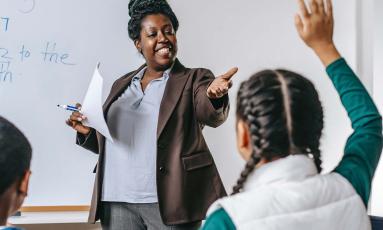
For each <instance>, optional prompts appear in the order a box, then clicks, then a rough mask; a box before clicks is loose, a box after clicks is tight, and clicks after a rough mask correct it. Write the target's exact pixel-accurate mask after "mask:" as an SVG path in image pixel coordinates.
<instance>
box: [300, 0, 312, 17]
mask: <svg viewBox="0 0 383 230" xmlns="http://www.w3.org/2000/svg"><path fill="white" fill-rule="evenodd" d="M297 1H298V6H299V13H300V14H301V16H302V17H303V18H307V17H309V16H310V14H309V11H308V9H307V7H306V4H305V1H304V0H297Z"/></svg>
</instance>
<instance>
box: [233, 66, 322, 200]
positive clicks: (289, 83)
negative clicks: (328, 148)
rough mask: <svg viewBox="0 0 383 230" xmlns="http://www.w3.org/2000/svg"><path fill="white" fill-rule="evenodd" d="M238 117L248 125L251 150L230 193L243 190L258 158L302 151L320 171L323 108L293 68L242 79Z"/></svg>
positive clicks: (238, 97) (314, 90) (259, 73)
mask: <svg viewBox="0 0 383 230" xmlns="http://www.w3.org/2000/svg"><path fill="white" fill-rule="evenodd" d="M237 118H238V119H240V120H242V121H244V122H246V123H247V124H248V126H249V128H250V134H251V144H252V147H253V152H252V155H251V158H250V160H249V161H248V162H247V163H246V166H245V169H244V170H243V171H242V173H241V176H240V178H239V179H238V181H237V184H236V185H235V186H234V188H233V194H235V193H238V192H240V191H241V190H242V188H243V185H244V183H245V182H246V179H247V177H248V175H249V174H250V173H251V172H252V171H253V170H254V168H255V165H257V163H258V162H259V161H260V159H261V158H265V159H266V160H272V159H273V158H281V157H286V156H288V155H293V154H294V155H295V154H304V155H308V156H310V157H312V158H313V161H314V163H315V166H316V168H317V170H318V172H320V171H321V163H322V161H321V156H320V149H319V145H320V137H321V135H322V129H323V109H322V104H321V102H320V100H319V95H318V93H317V91H316V89H315V87H314V85H313V84H312V83H311V81H309V80H308V79H307V78H305V77H303V76H301V75H299V74H297V73H294V72H292V71H288V70H283V69H278V70H264V71H261V72H258V73H256V74H254V75H253V76H251V77H250V78H249V79H248V80H247V81H245V82H243V83H242V84H241V86H240V88H239V91H238V95H237Z"/></svg>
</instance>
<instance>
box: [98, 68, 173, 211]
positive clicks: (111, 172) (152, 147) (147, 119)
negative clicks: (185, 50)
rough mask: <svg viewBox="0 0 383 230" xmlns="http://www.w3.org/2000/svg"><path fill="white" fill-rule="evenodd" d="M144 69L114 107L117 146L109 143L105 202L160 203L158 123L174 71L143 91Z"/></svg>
mask: <svg viewBox="0 0 383 230" xmlns="http://www.w3.org/2000/svg"><path fill="white" fill-rule="evenodd" d="M145 69H146V68H144V69H142V70H141V71H140V72H139V73H138V74H136V76H134V77H133V79H132V82H131V84H130V86H129V87H128V88H127V89H126V90H125V92H124V93H123V94H122V95H121V96H120V97H119V98H118V99H117V100H116V101H115V102H114V103H113V104H112V105H111V107H110V109H109V111H108V116H107V123H108V127H109V129H110V132H111V135H112V137H113V139H114V143H111V142H109V141H108V140H106V143H105V167H104V180H103V186H102V198H101V199H102V201H115V202H128V203H155V202H158V198H157V186H156V156H157V124H158V115H159V110H160V105H161V100H162V97H163V94H164V91H165V86H166V82H167V80H168V79H169V72H170V69H168V70H167V71H165V72H164V74H163V76H162V77H161V78H158V79H155V80H152V81H151V82H150V83H149V84H148V85H147V87H146V89H145V91H144V92H143V91H142V88H141V82H140V81H141V79H142V77H143V75H144V73H145Z"/></svg>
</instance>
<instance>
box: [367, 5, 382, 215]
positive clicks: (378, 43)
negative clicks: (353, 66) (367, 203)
mask: <svg viewBox="0 0 383 230" xmlns="http://www.w3.org/2000/svg"><path fill="white" fill-rule="evenodd" d="M382 12H383V2H382V1H381V0H375V1H374V11H373V18H374V20H373V27H374V30H373V36H374V49H373V56H374V61H373V66H374V68H373V70H374V71H373V85H374V88H373V95H374V99H375V102H376V104H377V105H378V107H379V109H380V112H381V113H382V112H383V90H382V86H383V14H382ZM382 181H383V160H380V163H379V166H378V169H377V171H376V173H375V178H374V183H373V190H372V195H371V209H370V210H371V214H373V215H376V216H383V183H382Z"/></svg>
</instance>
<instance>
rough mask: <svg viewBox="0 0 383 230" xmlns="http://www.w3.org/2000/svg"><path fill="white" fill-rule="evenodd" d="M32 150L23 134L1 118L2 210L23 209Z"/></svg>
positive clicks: (0, 192) (0, 187)
mask: <svg viewBox="0 0 383 230" xmlns="http://www.w3.org/2000/svg"><path fill="white" fill-rule="evenodd" d="M31 156H32V148H31V145H30V143H29V142H28V140H27V138H26V137H25V136H24V135H23V133H22V132H21V131H20V130H19V129H18V128H16V126H14V125H13V124H12V123H11V122H9V121H7V120H6V119H4V118H3V117H0V208H1V209H7V210H8V212H9V214H12V213H13V212H14V211H17V209H18V208H20V207H21V205H22V203H23V201H24V198H25V197H26V195H27V191H28V182H29V176H30V170H29V168H30V162H31Z"/></svg>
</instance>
